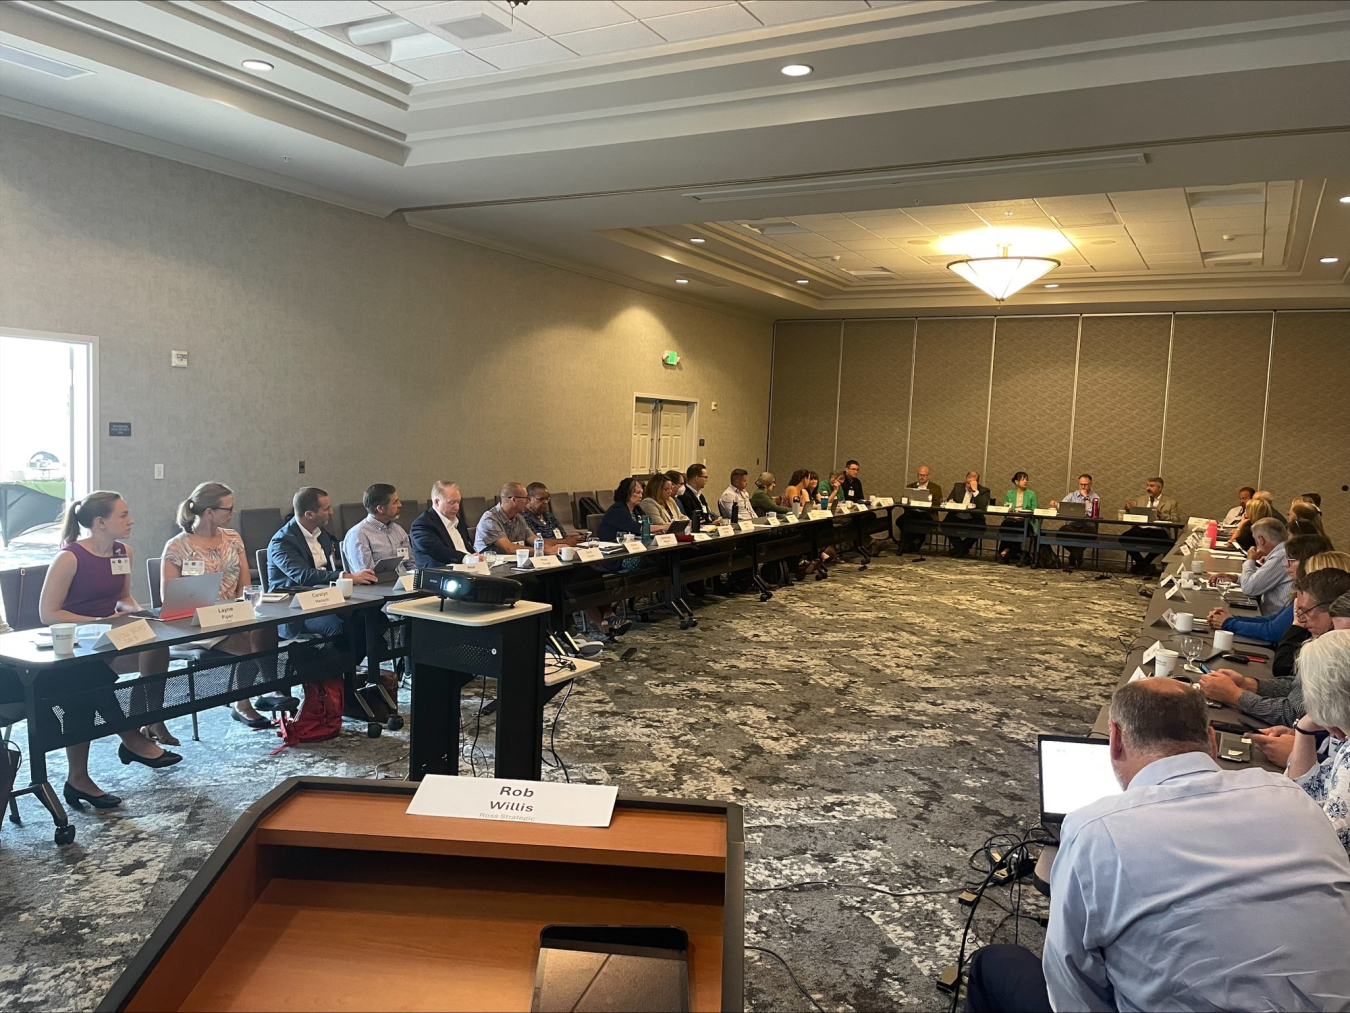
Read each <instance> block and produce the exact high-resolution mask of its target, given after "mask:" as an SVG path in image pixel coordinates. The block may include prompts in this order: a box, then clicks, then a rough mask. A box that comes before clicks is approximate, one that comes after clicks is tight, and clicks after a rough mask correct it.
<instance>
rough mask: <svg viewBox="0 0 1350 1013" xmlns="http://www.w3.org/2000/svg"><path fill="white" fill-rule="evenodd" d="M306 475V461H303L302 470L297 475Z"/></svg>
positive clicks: (301, 463)
mask: <svg viewBox="0 0 1350 1013" xmlns="http://www.w3.org/2000/svg"><path fill="white" fill-rule="evenodd" d="M304 473H305V462H304V461H301V462H300V470H299V471H297V472H296V474H297V475H303V474H304Z"/></svg>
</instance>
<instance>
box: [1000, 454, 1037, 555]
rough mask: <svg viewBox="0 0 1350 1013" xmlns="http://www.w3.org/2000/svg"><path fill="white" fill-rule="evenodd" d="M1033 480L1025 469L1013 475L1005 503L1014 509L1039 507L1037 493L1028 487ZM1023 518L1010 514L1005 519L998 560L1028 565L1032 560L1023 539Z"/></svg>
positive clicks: (1027, 509) (1005, 494)
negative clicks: (1011, 485)
mask: <svg viewBox="0 0 1350 1013" xmlns="http://www.w3.org/2000/svg"><path fill="white" fill-rule="evenodd" d="M1030 481H1031V479H1030V478H1029V477H1028V475H1027V473H1026V472H1025V471H1019V472H1018V473H1017V474H1016V475H1014V476H1013V477H1012V483H1013V487H1012V488H1011V489H1009V490H1008V491H1007V492H1005V493H1004V494H1003V505H1004V506H1005V507H1010V508H1012V509H1013V510H1022V511H1031V510H1035V509H1036V507H1037V501H1036V493H1035V492H1034V491H1033V490H1031V489H1028V488H1027V484H1028V483H1029V482H1030ZM1022 525H1023V518H1021V517H1015V516H1013V515H1012V514H1009V515H1008V516H1007V517H1005V518H1004V519H1003V524H1002V525H1001V533H1000V534H999V543H1000V548H999V550H998V560H999V562H1000V563H1008V564H1009V565H1011V564H1013V563H1018V564H1019V565H1023V566H1024V565H1026V564H1028V563H1030V562H1031V552H1030V551H1029V549H1028V547H1027V546H1026V545H1025V544H1024V543H1023V541H1022Z"/></svg>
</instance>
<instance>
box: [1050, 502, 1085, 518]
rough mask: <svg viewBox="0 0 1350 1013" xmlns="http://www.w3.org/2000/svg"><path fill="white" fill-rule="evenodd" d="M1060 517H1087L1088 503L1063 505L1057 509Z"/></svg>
mask: <svg viewBox="0 0 1350 1013" xmlns="http://www.w3.org/2000/svg"><path fill="white" fill-rule="evenodd" d="M1055 510H1056V516H1058V517H1086V516H1087V504H1086V503H1061V504H1060V505H1059V506H1058V507H1056V508H1055Z"/></svg>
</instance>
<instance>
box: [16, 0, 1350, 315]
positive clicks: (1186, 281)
mask: <svg viewBox="0 0 1350 1013" xmlns="http://www.w3.org/2000/svg"><path fill="white" fill-rule="evenodd" d="M0 44H2V45H3V46H4V47H6V48H5V49H4V50H0V112H2V113H4V114H5V115H8V116H13V117H17V118H20V119H24V120H28V121H31V122H36V123H42V124H46V125H49V126H54V127H57V128H59V129H64V130H69V131H72V132H75V133H80V134H84V135H86V136H90V137H95V138H100V139H103V140H107V141H110V142H112V143H116V144H121V145H124V146H127V147H131V148H135V149H137V150H141V151H145V152H149V153H152V154H156V155H160V156H163V157H168V158H172V159H176V160H179V161H183V162H187V163H191V164H195V165H199V166H202V167H205V168H208V169H212V170H215V171H219V172H224V173H228V174H230V175H234V176H238V177H242V178H245V179H250V180H254V181H256V182H259V183H263V184H266V185H269V186H273V187H277V188H280V189H284V190H289V191H292V192H295V193H299V194H304V195H306V196H310V197H315V198H318V199H320V200H325V201H328V202H331V203H335V204H339V205H342V206H345V207H349V208H354V209H356V210H359V211H362V212H365V213H368V214H374V215H379V216H388V215H391V214H401V215H403V217H404V218H405V219H406V220H407V222H408V223H409V224H411V225H414V226H417V227H419V228H424V229H429V230H432V231H438V232H443V233H446V234H448V235H451V236H455V237H458V238H462V239H466V240H468V241H470V242H474V243H478V244H480V245H483V246H488V247H493V248H497V249H501V250H505V251H507V252H512V253H519V254H522V255H525V256H528V257H532V258H535V259H538V260H542V261H545V262H548V263H553V264H557V265H559V266H563V267H567V268H570V269H573V270H577V271H581V272H584V273H588V274H593V275H596V276H600V277H606V278H611V279H614V280H621V281H624V282H625V283H629V284H634V285H637V286H638V287H642V288H647V289H651V290H656V291H661V292H666V293H669V294H671V295H673V296H675V297H677V298H686V299H693V300H708V301H712V302H716V303H720V304H723V305H726V306H729V307H731V308H735V309H739V310H742V311H745V312H751V313H754V314H762V315H770V316H775V317H785V316H812V315H839V314H850V315H884V314H886V313H888V312H902V313H913V312H927V311H933V312H988V311H989V310H990V309H991V308H992V306H993V303H992V301H991V300H990V299H988V298H987V297H986V296H984V295H983V293H980V292H978V291H977V290H975V289H973V288H971V287H970V286H969V285H966V284H965V283H964V282H961V281H959V280H958V279H956V278H955V277H954V276H952V275H951V272H949V271H947V270H946V267H945V263H944V260H945V259H956V257H957V256H959V255H960V254H959V253H957V254H950V252H949V245H950V244H951V243H953V242H955V243H958V244H959V242H960V240H955V239H953V236H955V235H957V234H958V233H965V232H968V231H971V230H973V229H983V228H989V227H994V228H1001V227H1008V226H1014V225H1015V226H1020V227H1022V228H1039V229H1042V230H1047V231H1053V232H1054V233H1055V235H1056V237H1058V241H1059V242H1060V243H1062V244H1063V245H1064V246H1065V249H1064V250H1063V252H1062V253H1056V254H1053V255H1054V256H1056V257H1057V259H1060V260H1061V261H1062V262H1063V266H1062V267H1061V268H1059V269H1058V270H1057V271H1056V272H1055V273H1054V275H1053V276H1052V277H1049V278H1046V279H1044V284H1058V285H1059V288H1056V289H1046V288H1044V287H1042V286H1040V285H1038V286H1035V288H1034V290H1028V291H1025V292H1023V293H1020V294H1019V295H1017V296H1015V297H1014V298H1013V299H1012V300H1010V301H1009V303H1008V304H1007V309H1008V311H1016V310H1018V309H1023V310H1028V311H1039V312H1047V311H1050V312H1053V311H1054V309H1055V307H1064V306H1074V307H1088V308H1099V309H1101V310H1103V311H1107V310H1109V311H1117V310H1121V309H1149V308H1161V307H1166V308H1178V307H1194V308H1224V307H1232V308H1240V307H1243V306H1251V307H1264V308H1269V307H1271V306H1293V305H1299V306H1333V305H1334V306H1344V305H1350V285H1348V284H1347V278H1348V276H1347V271H1346V268H1347V264H1350V203H1346V204H1342V203H1340V201H1339V198H1340V197H1342V196H1350V178H1346V177H1345V172H1346V169H1345V167H1346V166H1347V165H1350V3H1347V2H1345V0H1338V2H1315V0H1278V2H1266V0H1250V2H1244V3H1226V2H1205V0H1199V2H1192V0H1172V2H1167V3H1158V2H1140V0H1049V2H1030V0H1001V2H992V0H970V2H967V0H912V2H899V3H897V2H880V0H744V2H740V3H733V2H729V0H613V2H611V0H531V2H530V3H529V4H527V5H523V6H518V7H516V8H514V9H512V8H511V5H510V4H509V3H506V2H505V0H500V2H495V0H494V2H489V0H453V2H449V3H446V2H436V0H381V2H378V3H376V2H372V0H266V2H264V3H259V2H253V0H232V2H205V0H175V2H160V3H144V2H132V0H66V2H58V0H11V2H7V3H5V4H3V5H0ZM246 60H262V61H266V63H268V64H271V65H272V67H273V69H272V70H271V71H265V72H260V71H253V70H248V69H246V68H245V67H244V66H243V63H244V61H246ZM788 64H806V65H808V66H810V67H811V68H812V70H813V72H812V73H811V74H809V75H807V76H804V77H795V78H794V77H787V76H784V75H783V74H782V73H781V72H780V71H781V68H782V67H784V66H785V65H788ZM0 140H2V138H0ZM1225 191H1229V192H1230V196H1228V197H1224V196H1222V194H1223V193H1224V192H1225ZM1207 194H1208V195H1209V196H1205V195H1207ZM1215 195H1218V196H1215ZM1233 195H1236V196H1233ZM1007 212H1012V213H1011V214H1008V213H1007ZM775 223H776V224H778V225H780V226H784V225H785V226H787V227H788V228H789V229H791V230H793V231H787V232H785V231H782V230H781V228H780V229H779V230H774V229H770V230H769V234H768V235H766V234H764V232H762V231H760V229H757V228H755V226H760V227H761V228H762V227H763V226H765V225H772V224H775ZM797 229H801V230H802V231H796V230H797ZM910 230H912V234H909V232H910ZM775 233H776V234H775ZM1224 236H1231V237H1232V238H1231V239H1225V238H1224ZM692 238H702V239H704V240H706V241H705V242H704V243H703V244H693V243H690V242H689V241H688V240H689V239H692ZM1041 238H1042V239H1044V237H1041ZM923 240H927V246H923V245H920V243H921V241H923ZM1012 252H1014V253H1018V252H1026V251H1023V250H1021V249H1019V248H1018V247H1017V246H1016V244H1014V248H1013V250H1012ZM836 257H837V258H838V259H837V260H836V259H834V258H836ZM1326 257H1335V258H1337V260H1336V262H1335V263H1330V264H1323V263H1322V260H1323V258H1326ZM799 280H804V281H805V282H807V283H806V284H798V281H799Z"/></svg>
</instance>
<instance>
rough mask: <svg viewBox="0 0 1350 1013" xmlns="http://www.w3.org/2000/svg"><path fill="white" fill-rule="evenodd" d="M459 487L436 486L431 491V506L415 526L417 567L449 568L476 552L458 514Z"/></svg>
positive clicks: (414, 544)
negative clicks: (468, 554)
mask: <svg viewBox="0 0 1350 1013" xmlns="http://www.w3.org/2000/svg"><path fill="white" fill-rule="evenodd" d="M460 499H461V497H460V494H459V486H457V485H455V483H454V482H437V483H436V484H435V485H433V486H432V487H431V506H429V507H428V508H427V509H426V510H424V511H423V512H422V513H421V514H419V515H418V517H417V519H416V520H415V521H413V522H412V531H411V532H410V534H411V535H412V550H413V562H414V563H416V564H417V565H418V566H449V565H450V564H451V563H462V562H464V556H465V555H466V554H467V553H471V552H473V535H472V534H470V533H469V528H468V525H466V524H465V523H464V518H463V517H462V516H461V515H460V512H459V501H460Z"/></svg>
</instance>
